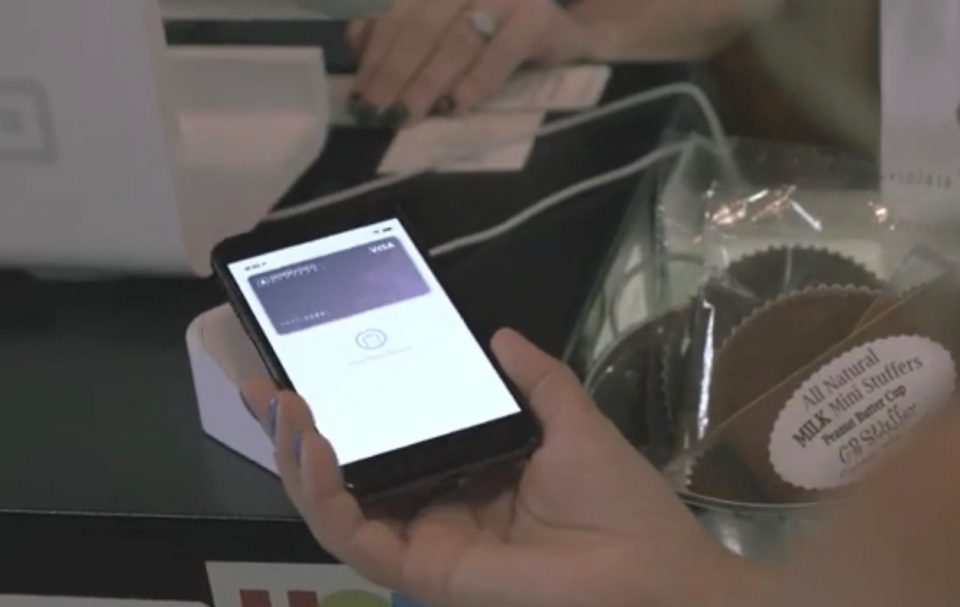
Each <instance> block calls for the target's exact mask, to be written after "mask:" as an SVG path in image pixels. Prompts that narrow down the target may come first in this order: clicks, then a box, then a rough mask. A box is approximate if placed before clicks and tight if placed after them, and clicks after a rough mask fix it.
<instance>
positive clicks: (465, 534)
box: [244, 330, 759, 607]
mask: <svg viewBox="0 0 960 607" xmlns="http://www.w3.org/2000/svg"><path fill="white" fill-rule="evenodd" d="M493 350H494V353H495V354H496V356H497V358H498V360H499V361H500V363H501V365H502V366H503V368H504V370H505V371H506V373H507V374H508V375H509V377H510V379H511V380H512V381H513V383H514V384H515V385H516V386H517V387H518V389H519V390H520V391H521V393H522V394H523V396H524V397H525V398H526V400H527V401H528V402H529V405H530V407H531V409H532V410H533V412H534V413H535V414H536V416H537V417H538V419H539V421H540V423H541V425H542V427H543V431H544V440H543V443H542V445H541V447H540V448H539V450H537V452H536V453H535V454H534V455H533V457H532V459H531V460H530V461H529V463H528V464H527V465H526V468H525V469H524V471H523V474H522V477H521V478H520V479H519V481H518V482H517V483H516V484H515V485H511V486H509V488H507V489H502V490H501V492H499V493H497V494H495V495H486V496H485V497H484V498H480V497H479V496H472V495H471V494H470V492H469V491H468V490H467V491H465V492H464V495H462V496H460V497H458V498H457V499H455V500H451V501H446V502H443V503H438V504H435V505H433V506H431V507H429V508H427V509H426V510H424V511H422V512H421V513H419V514H418V515H417V516H416V517H415V518H413V520H409V521H394V520H378V519H374V518H369V517H368V516H367V515H365V514H364V513H363V511H362V510H361V509H360V507H359V506H358V504H357V502H356V500H355V499H354V497H353V496H352V495H351V494H350V493H348V492H347V491H346V490H345V489H344V487H343V484H342V479H341V477H340V473H339V468H338V466H337V462H336V456H335V454H334V451H333V449H332V448H331V446H330V444H329V443H328V442H327V441H326V440H325V439H324V438H323V437H322V436H320V434H318V433H317V431H316V429H315V427H314V422H313V418H312V416H311V413H310V410H309V408H308V407H307V406H306V405H305V404H304V403H303V401H301V400H300V399H299V398H298V397H297V396H296V395H294V394H291V393H282V394H279V395H278V396H277V395H275V393H274V387H273V385H272V383H271V382H270V381H269V380H257V381H254V382H251V383H250V384H249V385H248V386H247V387H246V389H245V390H244V394H245V398H246V400H247V402H248V404H249V405H250V407H251V408H252V409H253V410H254V412H255V413H256V415H258V416H259V418H260V419H261V420H262V421H263V423H264V425H265V427H267V428H271V427H272V428H273V429H274V439H275V444H276V457H277V463H278V466H279V469H280V472H281V475H282V478H283V483H284V486H285V487H286V490H287V492H288V493H289V495H290V497H291V499H292V500H293V502H294V504H295V505H296V507H297V508H298V510H299V511H300V513H301V514H302V515H303V517H304V519H305V520H306V522H307V524H308V525H309V527H310V529H311V530H312V532H313V534H314V535H315V536H316V538H317V539H318V540H319V542H320V543H321V544H322V545H323V546H324V547H325V548H326V549H327V550H328V551H330V552H331V553H332V554H333V555H335V556H336V557H338V558H339V559H341V560H342V561H344V562H345V563H347V564H349V565H351V566H353V567H354V568H355V569H357V570H358V571H359V572H360V573H362V574H364V575H366V576H368V577H369V578H370V579H372V580H373V581H375V582H378V583H380V584H382V585H384V586H387V587H390V588H392V589H395V590H399V591H402V592H405V593H407V594H409V595H411V596H413V597H415V598H417V599H419V600H422V601H424V602H426V603H427V604H430V605H449V606H456V607H489V606H490V605H497V606H498V607H510V606H515V607H520V606H523V607H540V606H542V607H557V606H564V605H577V606H580V605H582V606H584V607H586V606H589V607H595V606H597V605H604V606H606V607H614V606H618V605H623V606H624V607H627V606H629V607H638V606H641V605H674V604H676V605H716V604H726V603H727V602H728V601H729V602H731V603H732V602H735V601H736V600H739V599H740V598H745V596H746V595H748V593H750V592H752V589H753V585H754V584H755V583H756V581H757V580H758V579H759V576H758V574H756V572H754V571H753V570H752V569H750V568H749V567H748V566H747V565H746V564H745V563H743V562H742V561H740V560H739V559H738V558H736V557H734V556H732V555H730V554H728V553H727V552H725V551H724V550H723V549H722V548H721V547H720V546H719V544H717V543H715V542H714V541H713V540H712V539H710V538H709V537H708V536H707V535H706V534H705V533H704V532H703V531H702V530H701V529H700V527H699V526H698V524H697V522H696V521H695V520H694V518H693V517H692V516H691V515H690V513H689V512H688V511H687V510H686V509H685V508H684V506H683V505H682V504H681V503H680V501H679V500H678V499H677V498H676V497H675V495H674V494H673V492H672V491H671V490H670V488H669V487H668V486H667V485H666V484H665V483H664V481H663V480H662V479H661V477H660V475H659V474H658V473H657V472H656V471H655V470H654V469H653V468H652V467H651V466H650V465H649V464H648V463H647V462H646V461H645V460H644V459H643V458H642V457H641V456H640V455H639V454H638V453H637V452H636V451H635V450H634V449H633V448H632V447H631V446H630V445H629V444H628V443H627V442H626V441H625V440H624V439H623V438H622V437H621V435H620V434H619V432H618V431H617V430H616V429H615V428H614V427H613V426H612V425H611V424H610V423H609V422H608V421H607V419H606V418H604V417H603V416H602V415H601V414H600V413H599V411H598V410H597V409H596V408H595V406H594V404H593V403H592V402H591V400H590V398H589V397H588V396H587V394H586V393H585V392H584V391H583V389H582V387H581V386H580V384H579V383H578V382H577V380H576V378H575V376H574V375H573V374H572V372H571V371H570V370H569V369H568V368H567V367H566V366H564V365H563V364H561V363H560V362H559V361H557V360H555V359H553V358H551V357H549V356H548V355H546V354H544V353H543V352H541V351H540V350H538V349H537V348H536V347H534V346H533V345H532V344H530V343H529V342H527V341H526V340H525V339H523V338H522V337H521V336H520V335H518V334H517V333H514V332H512V331H507V330H505V331H501V332H500V333H498V334H497V336H496V337H495V338H494V340H493ZM270 403H273V404H272V405H271V404H270ZM372 423H375V420H372ZM322 430H323V429H322V428H320V431H321V432H322Z"/></svg>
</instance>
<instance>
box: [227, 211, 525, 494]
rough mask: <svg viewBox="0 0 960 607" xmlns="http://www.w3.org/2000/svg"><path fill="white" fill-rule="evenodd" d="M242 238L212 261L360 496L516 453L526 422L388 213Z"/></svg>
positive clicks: (433, 485) (416, 486) (440, 480)
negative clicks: (309, 411) (308, 228)
mask: <svg viewBox="0 0 960 607" xmlns="http://www.w3.org/2000/svg"><path fill="white" fill-rule="evenodd" d="M320 219H321V220H322V221H318V224H319V225H321V226H322V227H320V228H315V229H312V230H304V229H302V227H286V228H284V227H281V228H276V229H274V230H273V231H264V232H257V233H253V234H247V235H243V236H240V237H237V238H234V239H231V240H228V241H226V242H224V243H222V244H221V245H220V246H219V247H217V249H216V250H215V252H214V257H213V265H214V269H215V272H216V274H217V276H218V277H219V279H220V280H221V282H222V283H223V285H224V286H225V287H226V291H227V294H228V297H229V299H230V302H231V304H232V305H233V307H234V309H235V311H236V312H237V314H238V316H239V317H240V320H241V321H242V323H243V326H244V327H245V328H246V330H247V332H248V334H249V335H250V336H251V338H252V340H253V342H254V344H255V345H256V347H257V350H258V351H259V352H260V355H261V357H262V358H263V359H264V362H265V363H266V365H267V368H268V369H269V370H270V372H271V374H272V375H273V379H274V381H275V382H276V383H277V385H279V386H281V387H283V388H285V389H287V390H291V391H295V392H298V393H299V394H301V395H302V396H303V397H304V399H305V400H306V402H308V403H310V407H311V414H312V417H313V419H314V421H315V422H316V423H317V424H318V426H319V428H320V429H321V430H322V432H323V433H324V435H325V436H326V437H327V438H328V439H329V440H330V443H331V445H332V446H333V449H334V451H335V453H336V455H337V459H338V460H339V462H340V465H341V466H342V476H343V481H344V483H345V484H346V486H347V487H348V488H349V489H350V490H351V491H352V492H353V493H354V494H355V495H357V496H358V497H359V498H360V499H361V500H364V501H367V502H372V501H374V500H379V499H382V498H384V497H387V496H392V495H394V494H397V493H399V492H409V491H415V490H416V491H419V492H430V491H434V492H440V491H445V490H446V489H449V488H450V487H455V486H456V485H457V484H458V483H460V482H462V480H463V479H464V478H466V477H467V476H469V475H471V474H474V473H475V472H477V471H478V470H481V469H483V468H487V467H490V466H493V465H495V464H498V463H502V462H505V461H509V460H515V459H519V458H524V457H526V456H527V455H529V453H530V452H531V451H532V449H533V448H534V447H535V445H536V443H537V439H538V434H539V433H538V428H537V425H536V422H535V420H534V419H533V417H532V416H531V415H530V414H529V412H528V411H527V410H526V409H525V407H524V406H523V405H522V404H521V403H520V401H519V400H518V399H517V397H516V395H515V394H514V392H513V390H512V388H511V386H510V385H509V384H508V383H507V382H506V380H505V379H504V377H503V376H502V374H501V372H500V370H499V369H498V367H497V365H496V363H495V361H493V360H492V359H491V358H490V356H489V353H488V352H487V351H486V349H485V348H484V347H483V345H482V344H483V343H484V342H485V341H486V340H478V338H477V337H476V336H475V335H474V334H473V333H472V331H471V330H470V328H469V326H468V325H467V323H466V322H465V320H464V319H463V318H462V317H461V315H460V314H459V312H458V311H457V308H456V307H455V306H454V304H453V302H452V301H451V299H450V297H449V295H448V294H447V293H446V291H445V290H444V288H443V286H442V285H441V284H440V281H439V280H438V278H437V276H436V275H435V274H434V272H433V271H432V269H431V267H430V264H429V262H428V260H427V258H426V256H425V255H424V254H423V253H422V252H421V249H420V248H419V247H418V246H417V244H416V242H415V241H414V239H413V236H412V235H411V233H410V230H409V229H408V227H407V226H406V225H405V223H404V222H402V221H401V220H400V219H399V217H397V216H396V215H393V214H390V213H388V212H383V213H381V212H374V211H371V212H369V213H367V212H362V211H359V210H358V211H355V212H353V213H350V214H343V215H338V214H335V213H334V212H328V213H326V215H325V216H323V217H321V218H320Z"/></svg>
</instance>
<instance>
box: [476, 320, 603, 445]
mask: <svg viewBox="0 0 960 607" xmlns="http://www.w3.org/2000/svg"><path fill="white" fill-rule="evenodd" d="M491 348H492V349H493V353H494V355H495V356H496V357H497V360H498V361H499V362H500V366H501V367H503V370H504V372H505V373H506V374H507V377H509V378H510V380H511V381H512V382H513V383H514V385H515V386H516V387H517V389H518V390H519V391H520V393H521V395H522V396H523V397H524V399H525V400H526V401H527V404H528V405H529V406H530V408H531V409H532V410H533V412H534V414H535V415H536V416H537V418H538V419H539V420H540V423H541V424H542V425H543V426H544V429H546V428H547V427H548V426H550V425H552V424H554V423H556V422H557V420H559V419H560V418H562V417H564V416H566V415H569V414H574V413H583V412H585V411H596V409H595V408H594V406H593V402H592V401H591V399H590V397H589V395H588V394H587V393H586V391H585V390H584V389H583V386H582V385H581V384H580V381H579V380H578V379H577V377H576V375H574V374H573V371H571V370H570V368H569V367H567V366H566V365H565V364H563V363H562V362H560V361H559V360H557V359H556V358H553V357H552V356H550V355H549V354H547V353H546V352H544V351H543V350H541V349H539V348H538V347H536V346H535V345H533V344H532V343H530V342H529V341H528V340H527V339H526V338H524V337H523V336H522V335H520V334H519V333H517V332H516V331H513V330H511V329H501V330H500V331H498V332H497V334H496V335H494V336H493V341H492V342H491Z"/></svg>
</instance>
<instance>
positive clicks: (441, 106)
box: [431, 95, 457, 116]
mask: <svg viewBox="0 0 960 607" xmlns="http://www.w3.org/2000/svg"><path fill="white" fill-rule="evenodd" d="M456 109H457V100H456V99H454V98H453V95H444V96H443V97H441V98H439V99H437V102H436V103H434V104H433V109H432V110H431V113H432V114H434V115H436V116H449V115H450V114H452V113H453V112H454V111H456Z"/></svg>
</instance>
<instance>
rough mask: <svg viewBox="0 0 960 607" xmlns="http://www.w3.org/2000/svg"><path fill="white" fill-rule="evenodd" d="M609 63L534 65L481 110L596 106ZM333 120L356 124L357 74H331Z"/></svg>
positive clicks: (566, 109)
mask: <svg viewBox="0 0 960 607" xmlns="http://www.w3.org/2000/svg"><path fill="white" fill-rule="evenodd" d="M610 74H611V69H610V66H608V65H574V66H565V67H554V68H531V69H526V70H523V71H521V72H519V73H517V74H516V75H515V76H513V77H512V78H511V79H510V80H509V81H507V83H506V84H504V85H503V88H502V89H500V91H499V92H497V93H496V94H495V95H494V96H493V98H492V99H491V100H490V101H489V102H488V103H486V104H484V105H483V106H481V107H480V108H479V110H478V111H479V112H491V111H496V112H527V111H535V110H536V111H542V112H574V111H578V110H585V109H589V108H592V107H596V105H597V104H598V103H600V99H601V98H602V97H603V92H604V91H605V90H606V88H607V82H609V80H610ZM329 79H330V96H331V99H330V110H331V115H332V119H333V123H334V124H337V125H350V124H355V123H356V121H355V120H354V118H353V117H352V116H350V114H349V112H347V109H346V108H347V99H348V97H349V96H350V92H351V91H352V90H353V83H354V76H352V75H350V76H344V75H339V76H330V77H329Z"/></svg>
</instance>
